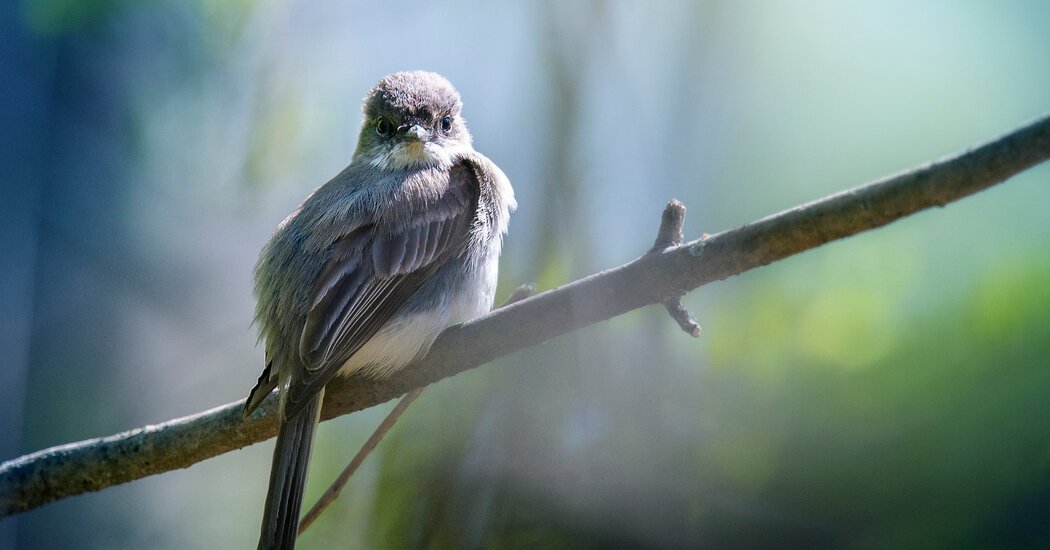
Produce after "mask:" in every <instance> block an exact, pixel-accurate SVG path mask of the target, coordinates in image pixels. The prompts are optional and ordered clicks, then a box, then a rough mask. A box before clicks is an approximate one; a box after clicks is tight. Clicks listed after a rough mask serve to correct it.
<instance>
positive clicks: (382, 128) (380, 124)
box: [376, 118, 394, 136]
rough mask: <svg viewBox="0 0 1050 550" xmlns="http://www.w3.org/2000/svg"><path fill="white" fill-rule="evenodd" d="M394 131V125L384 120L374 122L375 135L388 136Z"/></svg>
mask: <svg viewBox="0 0 1050 550" xmlns="http://www.w3.org/2000/svg"><path fill="white" fill-rule="evenodd" d="M393 131H394V125H393V124H391V123H390V121H389V120H387V119H385V118H380V119H379V120H378V121H376V133H377V134H379V135H381V136H389V135H390V134H391V133H392V132H393Z"/></svg>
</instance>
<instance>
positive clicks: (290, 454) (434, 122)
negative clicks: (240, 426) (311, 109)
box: [244, 71, 517, 549]
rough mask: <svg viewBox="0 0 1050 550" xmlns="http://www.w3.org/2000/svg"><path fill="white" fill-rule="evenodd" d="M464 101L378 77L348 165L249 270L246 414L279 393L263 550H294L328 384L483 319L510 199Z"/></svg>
mask: <svg viewBox="0 0 1050 550" xmlns="http://www.w3.org/2000/svg"><path fill="white" fill-rule="evenodd" d="M461 111H462V100H461V97H460V94H459V93H458V92H457V91H456V89H455V88H454V87H453V86H452V84H451V83H450V82H449V81H448V80H447V79H446V78H444V77H443V76H441V75H439V74H437V73H433V72H426V71H405V72H397V73H393V74H390V75H387V76H384V77H383V78H381V79H380V80H379V81H378V82H377V83H376V84H375V86H373V87H372V88H371V89H370V90H369V92H368V94H367V96H366V97H365V99H364V103H363V106H362V113H363V122H362V124H361V129H360V133H359V136H358V143H357V147H356V149H355V151H354V154H353V156H352V158H351V161H350V164H349V165H348V166H347V167H346V168H345V169H343V170H342V171H341V172H339V173H338V174H337V175H336V176H335V177H333V178H332V179H331V180H330V181H328V182H327V183H325V184H324V185H322V186H320V187H318V188H317V189H316V190H315V191H314V192H313V193H311V194H310V195H309V196H308V197H307V198H306V199H305V200H304V201H303V202H302V204H300V205H299V207H298V208H296V209H295V210H294V211H293V212H292V213H291V214H290V215H289V216H288V217H287V218H285V220H284V221H282V222H281V223H280V224H279V225H278V226H277V228H276V229H275V230H274V232H273V234H272V235H271V236H270V238H269V241H268V242H267V243H266V244H265V245H264V246H263V248H262V251H261V252H260V254H259V260H258V262H257V264H256V267H255V273H254V280H255V286H254V293H255V297H256V311H255V321H256V323H257V324H258V327H259V333H260V339H261V340H263V341H265V344H264V348H265V367H264V369H263V372H262V374H261V375H260V376H259V380H258V383H257V384H256V385H255V387H254V388H252V390H251V392H250V393H249V396H248V398H247V400H246V402H245V407H244V415H245V416H246V417H247V416H250V415H251V414H252V412H253V411H255V410H256V409H257V408H258V407H259V405H260V404H261V403H262V402H263V400H264V399H265V398H266V397H267V396H268V395H269V394H270V393H271V392H272V391H273V390H274V389H277V391H278V392H279V399H278V417H279V428H278V433H277V440H276V445H275V448H274V453H273V463H272V465H271V470H270V480H269V488H268V492H267V496H266V503H265V505H264V511H263V518H262V526H261V532H260V538H259V545H258V547H259V548H267V549H273V548H294V546H295V537H296V530H297V526H298V522H299V513H300V508H301V506H302V498H303V489H304V487H305V484H306V477H307V469H308V465H309V461H310V450H311V447H312V445H313V438H314V432H315V429H316V426H317V423H318V420H319V414H320V411H321V405H322V402H323V400H324V388H325V385H326V384H328V382H329V381H331V380H332V379H333V377H336V376H360V377H366V378H371V379H382V378H385V377H388V376H390V375H391V374H393V373H395V372H397V371H399V370H400V369H402V368H404V367H405V366H406V365H408V364H410V363H412V362H413V361H415V360H417V359H419V358H420V357H422V356H423V355H425V354H426V352H427V351H428V350H429V349H430V347H431V345H432V344H433V343H434V340H435V339H436V338H437V336H438V335H439V334H440V333H441V332H442V331H443V330H444V329H446V328H448V327H449V326H452V325H454V324H458V323H463V322H466V321H469V320H471V319H474V318H476V317H478V316H480V315H482V314H484V313H486V312H488V311H489V310H490V309H491V307H492V303H493V298H494V295H495V291H496V279H497V275H498V266H499V255H500V251H501V249H502V246H503V237H504V235H505V234H506V233H507V227H508V223H509V219H510V214H511V213H512V212H513V211H514V210H515V209H516V208H517V202H516V201H515V198H514V191H513V188H512V187H511V184H510V181H509V180H508V178H507V176H506V175H505V174H504V173H503V171H502V170H500V168H499V167H498V166H496V164H495V163H493V162H492V161H491V160H489V159H488V158H486V157H485V156H483V155H482V154H480V153H478V152H477V151H475V150H474V147H473V144H472V138H471V135H470V132H469V130H468V128H467V125H466V122H465V121H464V120H463V117H462V114H461Z"/></svg>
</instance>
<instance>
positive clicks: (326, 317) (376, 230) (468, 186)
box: [285, 163, 479, 416]
mask: <svg viewBox="0 0 1050 550" xmlns="http://www.w3.org/2000/svg"><path fill="white" fill-rule="evenodd" d="M449 179H450V181H449V185H448V188H447V190H446V192H445V193H444V194H443V195H442V196H440V197H439V198H438V199H437V200H435V201H432V202H430V203H428V204H420V205H419V206H418V207H416V208H412V209H407V210H406V211H405V212H404V213H403V215H404V218H403V219H401V220H398V221H397V223H393V224H389V223H388V224H378V223H377V224H371V225H367V226H363V227H358V228H356V229H354V230H353V231H352V232H350V233H348V234H346V235H344V236H342V237H341V238H340V239H338V240H337V241H336V242H335V243H333V244H332V247H331V256H330V258H329V260H328V261H327V262H326V264H325V265H324V267H323V269H322V270H321V275H320V276H319V277H318V279H317V282H316V284H315V286H314V289H313V303H312V306H311V308H310V311H309V314H308V316H307V319H306V324H305V326H304V327H303V331H302V336H301V338H300V341H299V356H300V359H301V361H302V364H303V365H304V367H305V368H304V369H301V370H300V371H299V372H298V373H297V375H293V376H292V377H291V380H290V381H289V386H288V388H287V389H286V391H287V394H286V398H285V399H286V401H285V415H288V416H290V415H292V414H294V413H295V412H297V411H298V410H299V408H300V407H302V406H303V405H304V404H306V403H308V402H309V399H310V397H312V396H313V395H314V394H315V393H317V392H318V391H319V390H320V389H321V388H322V387H324V385H325V384H327V383H328V381H329V380H331V379H332V377H333V376H335V374H336V372H338V371H339V369H340V368H342V366H343V364H344V363H346V361H347V360H348V359H350V357H351V356H353V354H354V353H356V352H357V351H358V350H359V349H361V347H362V346H363V345H364V344H365V343H366V342H368V340H369V339H370V338H372V337H373V336H374V335H375V334H376V333H377V332H378V331H379V329H381V328H382V327H383V326H384V325H385V324H386V323H387V322H388V321H390V319H391V318H392V317H393V316H394V314H395V313H397V312H398V311H399V310H400V309H401V308H402V307H404V305H405V303H406V302H407V301H408V300H409V298H410V297H411V296H412V294H413V293H415V291H416V290H417V289H418V288H419V287H420V285H422V284H423V282H424V281H426V280H427V279H428V278H429V277H430V276H431V275H433V274H434V272H435V271H437V270H438V269H439V268H440V267H441V266H443V265H445V264H446V263H447V262H448V261H449V260H451V259H453V258H455V257H457V256H459V255H460V254H462V253H463V252H464V250H465V249H466V247H467V244H468V243H469V240H470V230H471V225H472V224H473V223H474V218H475V212H476V210H477V203H478V195H479V187H478V182H477V177H476V175H475V173H474V171H473V170H472V169H471V168H470V167H469V166H467V165H466V164H465V163H464V164H459V165H457V166H454V167H453V168H452V169H451V171H450V175H449Z"/></svg>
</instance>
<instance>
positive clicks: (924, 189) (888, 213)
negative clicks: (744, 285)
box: [0, 116, 1050, 517]
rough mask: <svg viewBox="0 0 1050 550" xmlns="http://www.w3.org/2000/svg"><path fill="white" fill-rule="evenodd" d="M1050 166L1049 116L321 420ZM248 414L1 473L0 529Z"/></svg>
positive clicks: (655, 262) (744, 233) (229, 446)
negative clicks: (3, 520) (3, 521)
mask: <svg viewBox="0 0 1050 550" xmlns="http://www.w3.org/2000/svg"><path fill="white" fill-rule="evenodd" d="M1048 158H1050V116H1044V117H1042V118H1039V119H1037V120H1035V121H1033V122H1031V123H1029V124H1026V125H1024V126H1022V127H1020V128H1017V129H1015V130H1013V131H1012V132H1010V133H1008V134H1006V135H1003V136H1001V137H999V138H997V139H994V140H992V141H990V142H988V143H985V144H983V145H980V146H978V147H975V148H972V149H970V150H968V151H965V152H962V153H960V154H957V155H954V156H952V157H948V158H945V159H942V160H939V161H936V162H932V163H929V164H926V165H924V166H920V167H918V168H916V169H914V170H910V171H908V172H903V173H901V174H897V175H894V176H890V177H887V178H884V179H881V180H878V181H875V182H873V183H869V184H867V185H863V186H861V187H857V188H855V189H851V190H848V191H843V192H841V193H838V194H835V195H832V196H829V197H826V198H823V199H820V200H817V201H814V202H811V203H809V204H804V205H802V206H797V207H795V208H792V209H790V210H785V211H783V212H780V213H778V214H774V215H772V216H769V217H766V218H763V219H761V220H758V221H756V222H753V223H750V224H747V225H744V226H742V227H738V228H736V229H731V230H729V231H724V232H722V233H718V234H716V235H711V236H709V237H705V238H701V239H698V240H695V241H690V242H686V243H683V244H680V245H677V246H672V247H669V248H666V249H664V250H662V251H660V252H658V253H655V252H654V253H650V254H645V255H643V256H641V257H640V258H638V259H636V260H634V261H632V262H629V263H627V264H624V265H622V266H619V267H616V268H613V269H608V270H605V271H602V272H601V273H597V274H595V275H591V276H589V277H586V278H584V279H580V280H578V281H575V282H573V283H570V284H567V285H565V286H563V287H559V288H556V289H554V290H550V291H547V292H544V293H542V294H540V295H537V296H535V297H532V298H530V299H527V300H524V301H521V302H517V303H514V304H512V305H510V306H508V307H504V308H500V309H499V310H496V311H494V312H492V313H490V314H488V315H486V316H484V317H482V318H480V319H478V320H475V321H473V322H470V323H467V324H465V325H460V326H456V327H452V328H450V329H449V330H447V331H445V333H444V334H442V336H441V337H440V338H438V341H437V343H436V344H435V345H434V348H433V349H432V350H431V352H430V353H429V354H428V355H427V357H426V358H425V359H424V360H423V361H421V362H419V363H418V364H415V365H413V366H410V367H409V368H407V369H405V370H403V371H401V372H400V373H398V374H397V375H395V376H393V377H392V378H389V379H387V380H383V381H378V382H376V381H364V380H336V381H334V382H333V383H330V384H329V386H328V389H327V390H326V393H325V404H324V410H323V411H322V417H323V418H324V419H328V418H332V417H335V416H339V415H343V414H347V413H350V412H353V411H357V410H361V409H364V408H367V407H371V406H373V405H376V404H379V403H383V402H385V401H388V400H390V399H393V398H395V397H398V396H400V395H403V394H405V393H407V392H408V391H409V390H411V389H413V388H419V387H422V386H425V385H427V384H431V383H433V382H436V381H438V380H441V379H442V378H446V377H448V376H452V375H454V374H456V373H459V372H462V371H464V370H467V369H471V368H474V367H477V366H479V365H482V364H484V363H487V362H489V361H491V360H493V359H496V358H497V357H501V356H503V355H507V354H509V353H512V352H514V351H517V350H520V349H522V348H526V347H529V346H532V345H535V344H539V343H540V342H543V341H545V340H548V339H551V338H554V337H555V336H559V335H561V334H565V333H567V332H570V331H573V330H576V329H578V328H580V327H584V326H587V325H589V324H592V323H596V322H598V321H602V320H605V319H609V318H610V317H614V316H616V315H620V314H621V313H625V312H627V311H630V310H632V309H635V308H639V307H642V306H644V305H648V304H657V303H663V302H666V301H668V300H673V299H675V298H677V297H679V296H681V295H682V294H684V293H686V292H688V291H690V290H692V289H694V288H697V287H699V286H701V285H704V284H707V283H709V282H712V281H717V280H720V279H725V278H727V277H730V276H733V275H737V274H739V273H743V272H745V271H747V270H749V269H754V268H756V267H760V266H763V265H766V264H768V263H771V262H775V261H777V260H781V259H783V258H787V257H788V256H792V255H794V254H797V253H799V252H802V251H804V250H808V249H810V248H815V247H817V246H820V245H822V244H824V243H826V242H829V241H832V240H836V239H841V238H843V237H848V236H850V235H854V234H856V233H860V232H862V231H866V230H869V229H873V228H876V227H881V226H883V225H886V224H888V223H890V222H892V221H894V220H897V219H900V218H902V217H904V216H907V215H909V214H913V213H915V212H918V211H920V210H924V209H926V208H930V207H932V206H944V205H945V204H947V203H949V202H952V201H955V200H958V199H960V198H962V197H965V196H968V195H971V194H973V193H976V192H978V191H981V190H983V189H986V188H988V187H990V186H992V185H995V184H997V183H1001V182H1003V181H1005V180H1006V179H1007V178H1009V177H1011V176H1013V175H1015V174H1017V173H1019V172H1021V171H1024V170H1025V169H1027V168H1030V167H1032V166H1034V165H1036V164H1038V163H1040V162H1042V161H1044V160H1047V159H1048ZM242 404H243V402H242V401H237V402H234V403H229V404H227V405H223V406H221V407H217V408H215V409H212V410H210V411H205V412H202V413H198V414H195V415H192V416H188V417H184V418H179V419H176V420H172V421H169V422H165V423H163V424H157V425H151V426H146V427H143V428H139V429H135V430H131V431H128V432H124V433H121V434H117V435H112V436H109V437H104V438H99V439H91V440H87V441H82V442H79V443H71V444H68V445H62V446H59V447H53V448H50V449H45V450H42V451H38V452H36V453H32V454H29V455H26V456H23V457H21V458H17V459H14V460H11V461H9V462H5V463H4V464H2V465H0V517H2V516H6V515H10V514H13V513H17V512H21V511H25V510H29V509H31V508H34V507H37V506H40V505H41V504H45V503H47V502H51V501H53V500H56V499H59V498H63V497H67V496H71V495H77V494H80V493H85V492H88V491H97V490H99V489H103V488H105V487H109V486H111V485H116V484H119V483H125V482H128V481H132V480H135V479H139V478H141V477H145V476H148V475H152V474H157V473H161V472H166V471H169V470H173V469H176V468H186V467H188V466H191V465H193V464H195V463H197V462H200V461H202V460H205V459H207V458H211V457H213V456H216V455H219V454H222V453H225V452H228V451H232V450H234V449H239V448H241V447H244V446H246V445H250V444H252V443H255V442H258V441H262V440H264V439H267V438H269V437H273V435H274V433H275V432H276V429H277V427H276V423H275V419H274V411H275V408H276V407H275V405H276V403H275V399H274V396H272V395H271V396H270V397H269V398H268V399H267V401H266V402H265V403H264V404H263V405H262V406H261V407H260V408H259V409H258V410H257V411H256V412H255V413H254V414H253V415H252V417H251V418H249V419H248V420H242V419H241V414H240V411H241V407H242Z"/></svg>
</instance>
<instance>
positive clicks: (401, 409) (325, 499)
mask: <svg viewBox="0 0 1050 550" xmlns="http://www.w3.org/2000/svg"><path fill="white" fill-rule="evenodd" d="M534 290H535V285H533V284H532V283H528V284H524V285H521V286H519V287H518V288H515V289H514V292H512V293H511V295H510V296H508V297H507V301H505V302H503V304H502V305H501V306H500V307H506V306H509V305H510V304H513V303H514V302H520V301H522V300H524V299H525V298H528V297H529V296H532V293H533V291H534ZM421 393H423V388H414V389H412V390H410V391H409V392H408V393H406V394H405V396H404V397H402V398H401V401H398V403H397V405H395V406H394V408H393V410H391V411H390V413H389V414H387V415H386V418H384V419H383V422H381V423H380V424H379V427H378V428H376V430H375V431H374V432H372V435H371V436H369V438H368V440H367V441H365V444H364V445H362V446H361V449H359V450H358V451H357V454H355V455H354V458H353V459H351V460H350V463H349V464H347V465H346V467H345V468H343V471H342V472H340V473H339V476H338V477H336V478H335V481H333V482H332V484H331V485H329V486H328V489H325V492H324V494H322V495H321V498H319V499H317V502H316V503H314V505H313V506H312V507H310V510H309V511H308V512H306V515H304V516H303V519H302V520H301V521H300V522H299V534H300V535H302V534H303V531H306V528H307V527H310V525H311V524H313V522H314V521H315V520H316V519H317V518H318V516H320V515H321V512H324V511H325V508H328V506H329V505H330V504H332V502H335V499H336V498H337V497H339V493H341V492H342V491H343V487H346V484H347V483H348V482H349V481H350V477H351V476H353V475H354V472H356V471H357V469H358V468H359V467H360V466H361V463H362V462H364V461H365V458H368V455H369V454H371V453H372V451H373V450H375V448H376V446H377V445H379V442H380V441H381V440H382V439H383V436H385V435H386V433H387V432H388V431H390V428H392V427H393V426H394V424H395V423H397V420H398V419H399V418H401V415H403V414H405V410H407V409H408V406H409V405H411V404H412V402H413V401H415V400H416V398H417V397H419V394H421Z"/></svg>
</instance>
